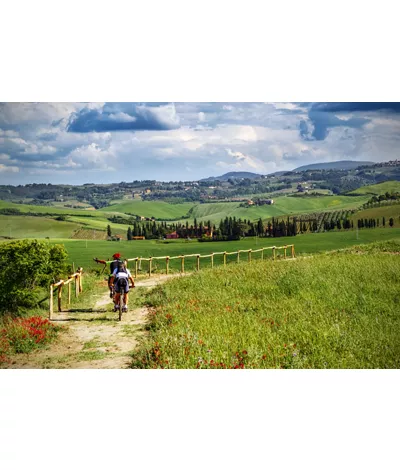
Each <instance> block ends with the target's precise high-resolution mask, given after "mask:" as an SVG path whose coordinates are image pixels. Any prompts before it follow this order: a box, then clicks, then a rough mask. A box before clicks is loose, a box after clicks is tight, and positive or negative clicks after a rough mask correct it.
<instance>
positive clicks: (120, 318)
mask: <svg viewBox="0 0 400 470" xmlns="http://www.w3.org/2000/svg"><path fill="white" fill-rule="evenodd" d="M123 308H124V295H123V293H122V292H121V293H120V295H119V309H118V320H119V321H121V320H122V309H123Z"/></svg>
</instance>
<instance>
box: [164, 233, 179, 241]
mask: <svg viewBox="0 0 400 470" xmlns="http://www.w3.org/2000/svg"><path fill="white" fill-rule="evenodd" d="M165 238H167V239H168V240H171V239H175V238H179V235H178V234H177V233H176V232H172V233H167V234H166V235H165Z"/></svg>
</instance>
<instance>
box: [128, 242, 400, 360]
mask: <svg viewBox="0 0 400 470" xmlns="http://www.w3.org/2000/svg"><path fill="white" fill-rule="evenodd" d="M313 237H318V235H316V236H313ZM399 251H400V242H399V241H397V242H396V241H392V242H383V243H382V242H381V243H375V244H374V245H372V246H369V245H360V246H358V247H357V249H355V250H347V251H346V250H345V251H342V252H340V251H339V252H337V253H333V254H332V253H331V254H320V255H317V256H314V257H312V258H303V259H298V260H296V261H277V262H275V263H272V262H270V261H256V262H254V263H252V264H251V265H249V264H246V265H245V264H243V265H241V266H240V267H239V266H237V265H229V266H226V267H225V268H224V267H218V268H216V269H214V270H213V271H203V272H200V273H196V274H194V275H193V276H188V277H182V278H179V279H177V280H173V281H170V282H167V283H166V284H164V285H160V286H158V287H157V288H156V290H154V291H153V292H152V293H150V294H149V298H148V302H149V303H150V305H151V306H152V313H151V320H150V325H149V335H148V337H147V339H145V340H143V342H142V345H141V348H140V350H139V351H138V352H137V353H136V354H135V355H134V357H133V363H132V367H134V368H136V367H137V368H185V369H191V368H207V369H209V368H313V369H315V368H318V369H319V368H341V369H344V368H354V369H358V368H382V369H383V368H399V367H400V315H399V304H400V293H399V289H398V287H399V282H400V258H399V256H398V255H393V254H391V253H392V252H397V253H398V252H399ZM216 299H218V301H217V302H216Z"/></svg>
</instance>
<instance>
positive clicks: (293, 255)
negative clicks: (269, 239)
mask: <svg viewBox="0 0 400 470" xmlns="http://www.w3.org/2000/svg"><path fill="white" fill-rule="evenodd" d="M294 257H295V254H294V245H292V258H294Z"/></svg>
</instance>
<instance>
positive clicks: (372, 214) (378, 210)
mask: <svg viewBox="0 0 400 470" xmlns="http://www.w3.org/2000/svg"><path fill="white" fill-rule="evenodd" d="M382 217H385V219H386V225H389V219H390V217H392V218H393V220H394V223H395V226H397V227H399V226H400V204H390V205H387V206H386V205H382V206H380V207H371V208H369V209H363V210H361V211H358V212H356V213H355V214H353V216H352V219H353V220H354V221H356V220H357V219H378V218H379V219H380V221H379V222H380V224H382Z"/></svg>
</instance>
